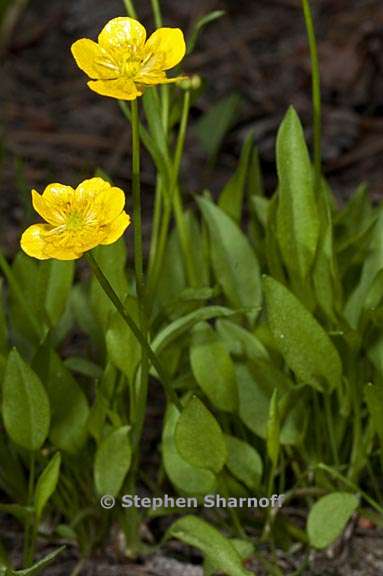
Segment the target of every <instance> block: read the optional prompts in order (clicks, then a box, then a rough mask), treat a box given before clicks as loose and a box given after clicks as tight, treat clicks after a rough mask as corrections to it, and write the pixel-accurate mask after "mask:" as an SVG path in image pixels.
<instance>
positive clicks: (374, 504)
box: [317, 463, 383, 514]
mask: <svg viewBox="0 0 383 576" xmlns="http://www.w3.org/2000/svg"><path fill="white" fill-rule="evenodd" d="M317 468H320V469H321V470H325V472H327V473H328V474H330V476H333V477H334V478H336V479H337V480H340V481H341V482H343V484H345V486H348V488H351V489H352V490H354V491H355V492H359V494H360V495H361V496H363V498H364V499H365V500H366V502H368V503H369V504H370V506H371V507H372V508H375V510H376V511H377V512H379V514H383V507H382V506H380V504H378V502H376V501H375V500H374V499H373V498H371V496H369V495H368V494H367V493H366V492H364V491H363V490H361V489H360V488H359V486H357V485H356V484H355V483H354V482H352V481H351V480H348V479H347V478H345V477H344V476H342V474H339V472H337V471H336V470H334V469H333V468H330V466H326V464H322V463H320V464H318V465H317Z"/></svg>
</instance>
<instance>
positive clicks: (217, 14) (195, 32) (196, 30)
mask: <svg viewBox="0 0 383 576" xmlns="http://www.w3.org/2000/svg"><path fill="white" fill-rule="evenodd" d="M224 15H225V11H224V10H213V11H212V12H209V13H208V14H205V15H204V16H202V17H201V18H199V19H198V20H197V22H195V24H194V25H193V29H192V32H191V34H190V38H189V41H188V43H187V53H188V54H191V53H192V52H193V51H194V48H195V45H196V43H197V40H198V37H199V35H200V33H201V31H202V30H203V29H204V28H205V26H207V25H208V24H210V23H211V22H214V21H215V20H218V19H219V18H222V16H224Z"/></svg>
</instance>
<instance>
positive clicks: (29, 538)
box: [24, 451, 37, 568]
mask: <svg viewBox="0 0 383 576" xmlns="http://www.w3.org/2000/svg"><path fill="white" fill-rule="evenodd" d="M35 468H36V455H35V452H34V451H33V452H32V453H31V455H30V468H29V482H28V505H29V506H31V507H33V498H34V489H35ZM36 528H37V527H36V516H35V514H34V513H33V520H32V522H31V521H30V520H29V519H28V521H27V525H26V528H25V540H24V564H25V567H26V568H29V567H30V566H31V565H32V563H33V557H34V554H35V546H36V533H37V529H36Z"/></svg>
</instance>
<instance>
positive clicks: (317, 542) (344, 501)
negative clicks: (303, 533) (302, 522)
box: [307, 492, 359, 549]
mask: <svg viewBox="0 0 383 576" xmlns="http://www.w3.org/2000/svg"><path fill="white" fill-rule="evenodd" d="M358 505H359V499H358V498H357V497H356V496H354V495H353V494H348V493H347V492H334V493H333V494H328V495H327V496H323V498H321V499H320V500H318V502H316V503H315V504H314V505H313V507H312V508H311V510H310V513H309V516H308V519H307V533H308V536H309V539H310V544H311V545H312V546H314V547H315V548H319V549H323V548H327V546H329V545H330V544H332V543H333V542H334V541H335V540H336V539H337V538H338V537H339V536H340V535H341V534H342V532H343V530H344V529H345V527H346V524H347V522H348V521H349V520H350V518H351V516H352V514H353V513H354V512H355V510H356V509H357V507H358Z"/></svg>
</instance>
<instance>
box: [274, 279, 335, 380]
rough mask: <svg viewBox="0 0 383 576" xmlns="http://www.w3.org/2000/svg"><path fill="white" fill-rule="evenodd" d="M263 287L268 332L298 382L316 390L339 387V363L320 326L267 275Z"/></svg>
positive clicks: (291, 295)
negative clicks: (268, 326)
mask: <svg viewBox="0 0 383 576" xmlns="http://www.w3.org/2000/svg"><path fill="white" fill-rule="evenodd" d="M263 286H264V294H265V299H266V308H267V317H268V321H269V325H270V329H271V332H272V334H273V336H274V339H275V341H276V343H277V345H278V348H279V350H280V352H281V354H282V355H283V357H284V359H285V361H286V363H287V365H288V366H289V368H290V369H291V370H292V371H293V372H295V375H296V377H297V378H298V380H300V381H301V382H303V383H305V384H309V385H310V386H313V387H315V388H317V389H319V390H323V389H324V388H327V389H328V390H331V389H334V388H337V387H338V386H340V383H341V377H342V364H341V361H340V358H339V354H338V351H337V349H336V348H335V346H334V344H333V343H332V341H331V340H330V338H329V336H328V335H327V333H326V332H325V330H324V329H323V328H322V326H321V325H320V324H319V323H318V322H317V320H316V319H315V318H314V317H313V316H312V314H310V312H309V311H308V310H307V309H306V308H305V307H304V306H303V305H302V304H301V303H300V302H299V300H298V299H297V298H296V297H295V296H294V295H293V294H292V293H291V292H290V291H289V290H288V289H287V288H286V287H285V286H283V285H282V284H280V283H279V282H277V281H276V280H274V279H273V278H271V277H267V276H266V277H265V278H264V279H263Z"/></svg>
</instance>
